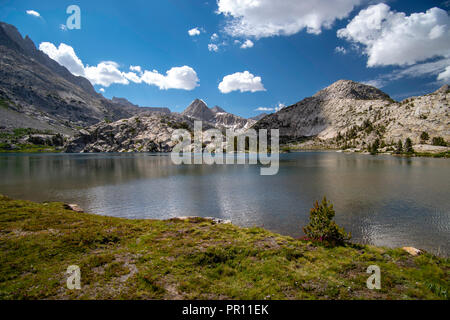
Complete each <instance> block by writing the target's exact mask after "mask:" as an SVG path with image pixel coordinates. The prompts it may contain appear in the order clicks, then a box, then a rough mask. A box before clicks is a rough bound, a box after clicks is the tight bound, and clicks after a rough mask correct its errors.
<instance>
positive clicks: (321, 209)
mask: <svg viewBox="0 0 450 320" xmlns="http://www.w3.org/2000/svg"><path fill="white" fill-rule="evenodd" d="M335 214H336V213H335V211H334V209H333V205H332V204H331V203H330V202H328V201H327V199H326V198H325V197H324V198H323V200H322V203H321V204H320V205H319V202H318V201H316V202H315V203H314V207H313V208H312V209H311V211H310V214H309V224H308V225H307V226H306V227H304V228H303V232H304V233H305V234H306V236H307V237H308V238H309V239H311V240H315V241H324V242H326V243H328V244H332V245H336V244H343V243H344V242H345V241H348V240H350V239H351V234H350V233H348V234H347V233H346V232H345V230H344V229H343V228H340V227H339V226H338V225H337V224H336V222H334V221H333V218H334V216H335Z"/></svg>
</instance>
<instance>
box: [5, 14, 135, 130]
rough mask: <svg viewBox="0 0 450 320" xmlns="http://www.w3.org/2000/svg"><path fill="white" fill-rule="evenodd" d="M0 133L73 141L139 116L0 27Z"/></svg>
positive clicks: (16, 33)
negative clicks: (46, 134)
mask: <svg viewBox="0 0 450 320" xmlns="http://www.w3.org/2000/svg"><path fill="white" fill-rule="evenodd" d="M0 105H1V108H0V129H1V130H12V129H14V128H33V129H37V130H45V131H53V132H55V133H63V134H66V135H73V134H74V133H75V132H76V131H77V129H78V128H80V127H85V126H89V125H92V124H95V123H98V122H99V121H103V120H105V119H107V120H110V121H115V120H119V119H123V118H129V117H131V116H133V115H135V114H138V113H140V112H141V111H142V110H141V109H139V108H138V107H137V106H133V105H131V106H127V107H124V106H123V105H122V104H118V103H115V102H114V101H111V100H108V99H106V98H104V97H103V96H102V95H101V94H99V93H97V92H95V90H94V88H93V86H92V85H91V83H90V82H89V80H87V79H85V78H83V77H77V76H74V75H73V74H72V73H70V71H69V70H67V69H66V68H65V67H63V66H61V65H60V64H59V63H57V62H56V61H54V60H52V59H51V58H50V57H48V56H47V55H46V54H45V53H43V52H42V51H40V50H38V49H36V46H35V45H34V43H33V41H32V40H31V39H30V38H29V37H28V36H26V37H25V38H22V36H21V34H20V33H19V31H18V30H17V28H16V27H14V26H12V25H9V24H7V23H3V22H0Z"/></svg>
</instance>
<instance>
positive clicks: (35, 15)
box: [26, 10, 41, 18]
mask: <svg viewBox="0 0 450 320" xmlns="http://www.w3.org/2000/svg"><path fill="white" fill-rule="evenodd" d="M26 12H27V14H28V15H30V16H34V17H37V18H39V17H40V16H41V14H40V13H39V12H37V11H34V10H27V11H26Z"/></svg>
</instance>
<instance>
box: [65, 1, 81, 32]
mask: <svg viewBox="0 0 450 320" xmlns="http://www.w3.org/2000/svg"><path fill="white" fill-rule="evenodd" d="M66 13H67V14H70V16H69V17H68V18H67V21H66V27H67V29H69V30H73V29H78V30H79V29H81V9H80V7H79V6H77V5H74V4H73V5H70V6H68V7H67V10H66Z"/></svg>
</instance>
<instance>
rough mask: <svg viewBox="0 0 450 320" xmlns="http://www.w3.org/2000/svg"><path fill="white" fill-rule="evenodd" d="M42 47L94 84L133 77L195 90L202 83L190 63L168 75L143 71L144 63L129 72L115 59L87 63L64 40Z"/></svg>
mask: <svg viewBox="0 0 450 320" xmlns="http://www.w3.org/2000/svg"><path fill="white" fill-rule="evenodd" d="M39 49H40V50H41V51H43V52H44V53H46V54H47V55H48V56H49V57H50V58H52V59H53V60H55V61H57V62H58V63H59V64H61V65H62V66H64V67H66V68H67V69H68V70H69V71H70V72H71V73H72V74H74V75H76V76H83V77H86V78H87V79H88V80H89V81H90V82H91V83H92V84H93V85H101V86H103V87H109V86H110V85H111V84H114V83H116V84H124V85H127V84H129V83H130V81H131V82H134V83H142V82H144V83H146V84H149V85H156V86H158V87H159V88H160V89H162V90H167V89H182V90H192V89H194V88H195V87H197V86H198V82H199V79H198V77H197V73H196V72H195V70H194V69H192V68H191V67H189V66H183V67H174V68H171V69H170V70H169V71H167V72H166V75H162V74H160V73H158V71H156V70H153V71H147V70H145V71H143V70H142V68H141V67H140V66H133V65H131V66H130V68H129V69H130V71H129V72H123V71H121V70H120V68H119V65H118V64H117V63H116V62H114V61H102V62H100V63H99V64H98V65H96V66H88V65H86V66H85V65H84V64H83V62H82V61H81V59H79V58H78V57H77V55H76V53H75V50H74V49H73V48H72V47H71V46H69V45H66V44H64V43H61V44H60V45H59V47H56V46H55V45H54V44H52V43H50V42H43V43H41V44H40V45H39Z"/></svg>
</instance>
